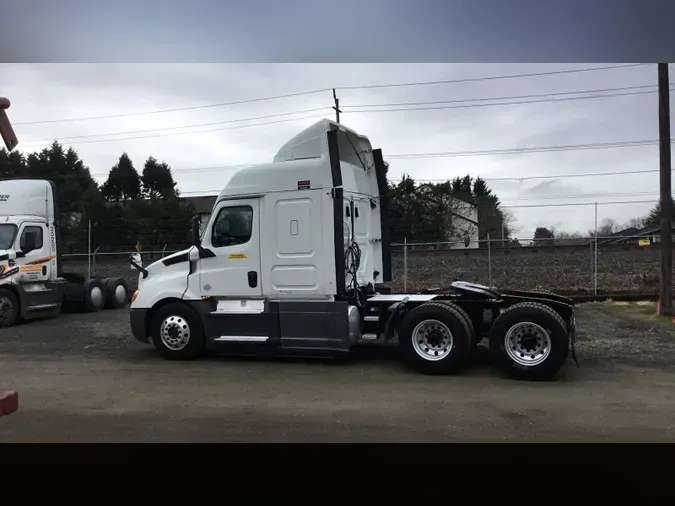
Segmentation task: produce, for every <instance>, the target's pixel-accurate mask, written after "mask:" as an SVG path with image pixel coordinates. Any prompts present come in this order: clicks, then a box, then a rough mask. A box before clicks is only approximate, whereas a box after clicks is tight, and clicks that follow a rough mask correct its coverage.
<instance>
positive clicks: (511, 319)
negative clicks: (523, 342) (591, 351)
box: [490, 302, 570, 381]
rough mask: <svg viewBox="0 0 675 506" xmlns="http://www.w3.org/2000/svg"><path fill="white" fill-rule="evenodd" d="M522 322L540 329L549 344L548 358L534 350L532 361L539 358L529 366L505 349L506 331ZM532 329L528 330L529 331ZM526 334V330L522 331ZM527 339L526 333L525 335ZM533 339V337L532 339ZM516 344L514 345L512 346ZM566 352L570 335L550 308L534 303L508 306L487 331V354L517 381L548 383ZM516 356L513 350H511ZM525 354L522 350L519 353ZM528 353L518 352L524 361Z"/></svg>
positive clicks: (542, 340)
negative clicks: (488, 332)
mask: <svg viewBox="0 0 675 506" xmlns="http://www.w3.org/2000/svg"><path fill="white" fill-rule="evenodd" d="M523 322H530V323H534V324H536V325H537V326H539V327H541V328H543V329H544V330H545V331H546V334H547V336H548V341H549V343H550V347H549V351H548V355H546V352H545V351H537V353H536V354H533V355H531V357H534V358H533V359H532V361H536V360H537V359H539V360H540V361H539V362H536V363H534V364H533V365H525V364H524V363H519V362H518V361H516V360H515V359H514V358H512V357H511V356H510V355H509V351H507V349H506V337H507V334H508V332H509V330H510V329H512V328H513V327H514V326H515V325H517V324H519V323H523ZM532 330H534V329H532V328H531V329H529V331H532ZM523 332H528V329H523ZM525 338H526V339H528V334H526V335H525ZM534 338H536V337H533V339H534ZM538 342H539V343H542V342H544V343H545V342H546V337H543V339H542V337H541V336H540V337H539V338H538ZM515 346H518V344H514V347H515ZM569 349H570V336H569V334H568V332H567V325H566V324H565V322H564V320H563V319H562V318H561V317H560V315H559V314H558V313H556V312H555V311H554V310H553V309H551V308H550V307H549V306H547V305H545V304H540V303H538V302H521V303H519V304H515V305H513V306H511V307H509V308H508V309H507V310H506V311H504V312H503V313H502V314H501V315H500V316H499V317H498V318H497V319H496V320H495V322H494V324H493V325H492V328H491V329H490V354H491V355H492V358H493V360H494V361H495V363H496V365H497V367H499V368H500V369H502V370H503V371H504V372H506V373H508V374H510V375H511V376H513V377H515V378H517V379H524V380H530V381H548V380H552V379H554V378H555V376H556V374H557V373H558V371H559V370H560V368H561V367H562V366H563V364H564V363H565V360H567V356H568V354H569ZM511 350H512V351H513V352H514V353H515V354H518V353H517V349H514V348H511ZM523 351H526V350H523ZM527 356H528V353H520V357H521V358H522V359H525V358H526V357H527Z"/></svg>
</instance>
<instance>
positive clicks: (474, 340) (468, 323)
mask: <svg viewBox="0 0 675 506" xmlns="http://www.w3.org/2000/svg"><path fill="white" fill-rule="evenodd" d="M433 302H435V303H436V304H443V305H444V306H446V307H451V308H453V309H454V310H455V311H457V312H458V313H459V314H460V315H461V316H462V318H464V321H465V322H466V326H467V327H468V328H469V336H470V337H471V347H470V348H469V350H468V353H471V350H472V349H473V348H474V347H475V346H476V345H477V344H478V343H479V342H480V339H479V338H478V336H476V329H475V328H474V326H473V322H472V321H471V318H470V317H469V315H468V314H467V312H466V311H464V310H463V309H462V308H461V307H459V306H458V305H457V304H454V303H452V302H450V301H449V300H435V301H433Z"/></svg>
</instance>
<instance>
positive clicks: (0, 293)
mask: <svg viewBox="0 0 675 506" xmlns="http://www.w3.org/2000/svg"><path fill="white" fill-rule="evenodd" d="M18 317H19V301H18V300H17V298H16V295H14V292H12V291H11V290H8V289H7V288H0V327H3V328H4V327H11V326H12V325H14V324H15V323H16V320H17V318H18Z"/></svg>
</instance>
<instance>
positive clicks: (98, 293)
mask: <svg viewBox="0 0 675 506" xmlns="http://www.w3.org/2000/svg"><path fill="white" fill-rule="evenodd" d="M83 288H84V294H83V297H84V299H83V302H84V308H85V309H86V310H87V311H89V312H92V313H93V312H96V311H100V310H101V309H103V308H104V307H105V303H106V293H105V287H104V286H103V282H102V281H101V280H100V279H88V280H87V281H85V282H84V287H83Z"/></svg>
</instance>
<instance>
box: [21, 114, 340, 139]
mask: <svg viewBox="0 0 675 506" xmlns="http://www.w3.org/2000/svg"><path fill="white" fill-rule="evenodd" d="M327 109H328V108H327ZM317 118H318V116H317V115H313V116H302V117H300V118H287V119H281V120H276V121H266V122H264V123H253V124H250V125H234V126H226V127H219V128H210V129H208V130H194V131H192V132H173V133H166V134H151V135H137V136H134V137H123V138H121V139H95V140H83V141H76V142H72V143H69V144H76V145H77V144H92V143H93V144H96V143H99V142H117V141H130V140H136V139H151V138H155V137H170V136H173V135H191V134H203V133H210V132H220V131H222V130H235V129H238V128H248V127H256V126H266V125H272V124H276V123H288V122H289V121H301V120H305V119H317ZM51 140H56V139H51ZM31 142H38V141H28V142H27V144H30V143H31Z"/></svg>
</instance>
